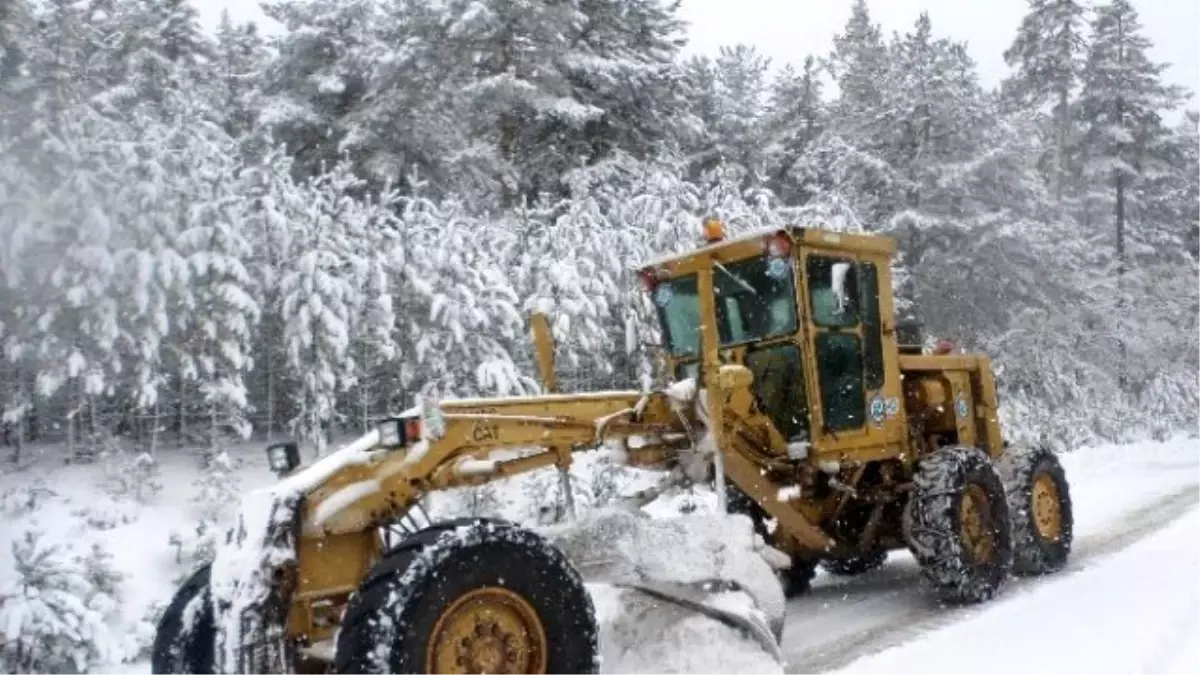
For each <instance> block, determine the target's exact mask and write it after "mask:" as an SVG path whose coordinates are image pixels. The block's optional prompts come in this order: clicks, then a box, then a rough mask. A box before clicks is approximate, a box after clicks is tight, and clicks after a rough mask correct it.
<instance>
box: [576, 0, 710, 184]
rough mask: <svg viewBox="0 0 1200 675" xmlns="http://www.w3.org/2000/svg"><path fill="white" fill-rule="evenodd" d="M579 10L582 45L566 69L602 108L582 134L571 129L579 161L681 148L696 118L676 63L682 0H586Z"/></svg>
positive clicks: (584, 96)
mask: <svg viewBox="0 0 1200 675" xmlns="http://www.w3.org/2000/svg"><path fill="white" fill-rule="evenodd" d="M578 11H579V14H580V15H581V16H582V17H583V21H582V22H581V25H580V26H578V27H577V30H578V46H577V47H576V48H575V50H574V52H573V53H569V54H567V55H566V57H565V58H563V60H562V67H563V68H564V70H565V72H566V77H567V80H568V82H569V83H570V86H571V87H572V89H573V91H574V96H575V97H576V98H577V99H578V100H579V101H581V102H582V103H584V104H585V105H590V106H594V107H596V108H599V109H601V110H602V111H603V114H602V115H601V116H600V117H599V118H597V119H595V120H593V121H591V122H588V123H587V124H586V125H584V127H583V129H582V130H581V133H579V132H566V133H565V135H566V136H567V137H568V138H570V139H571V141H572V142H571V146H573V147H577V149H576V150H573V152H572V154H573V155H575V157H574V158H573V159H575V160H576V161H577V162H582V163H586V164H589V165H590V164H595V163H596V162H599V161H602V160H604V159H607V158H609V157H612V156H613V155H614V153H618V152H619V153H625V154H629V155H631V156H633V157H637V158H639V159H646V158H648V157H651V156H654V155H655V154H657V153H658V152H660V151H662V150H663V149H664V148H671V147H675V146H676V145H677V144H678V142H679V140H680V138H681V136H684V135H686V134H687V133H688V129H687V127H688V126H689V125H691V124H693V123H694V121H695V120H694V118H693V117H692V115H691V114H690V113H689V110H688V108H689V106H688V102H687V100H686V99H685V98H684V93H685V90H684V88H683V86H682V85H683V83H682V81H681V80H680V78H679V69H678V66H677V64H676V58H677V56H678V54H679V50H680V47H681V46H682V44H683V35H682V29H683V22H682V21H681V20H680V18H679V17H678V16H677V13H678V11H679V2H678V0H579V3H578ZM564 131H565V130H564Z"/></svg>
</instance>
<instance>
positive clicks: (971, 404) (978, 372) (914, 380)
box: [899, 354, 1004, 458]
mask: <svg viewBox="0 0 1200 675" xmlns="http://www.w3.org/2000/svg"><path fill="white" fill-rule="evenodd" d="M899 363H900V369H901V372H903V373H904V374H905V406H906V407H907V408H908V415H909V416H910V419H911V420H912V422H913V423H914V424H917V425H919V426H921V427H922V428H923V429H924V432H925V433H948V432H951V431H952V432H953V433H955V434H956V435H957V437H958V442H959V443H963V444H965V445H976V446H978V447H981V448H983V449H985V450H986V451H987V452H988V454H989V455H991V456H992V457H993V458H995V457H999V456H1000V454H1001V453H1002V452H1003V451H1004V437H1003V434H1002V433H1001V429H1000V419H999V414H998V400H997V397H996V383H995V378H994V376H993V374H992V367H991V361H990V360H989V359H988V358H987V357H985V356H981V355H977V354H969V355H961V354H960V355H928V354H922V355H907V354H906V355H902V356H900V357H899Z"/></svg>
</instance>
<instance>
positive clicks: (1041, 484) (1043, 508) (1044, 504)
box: [1031, 473, 1062, 541]
mask: <svg viewBox="0 0 1200 675" xmlns="http://www.w3.org/2000/svg"><path fill="white" fill-rule="evenodd" d="M1031 500H1032V502H1033V504H1032V507H1033V526H1034V527H1035V528H1037V532H1038V536H1040V537H1041V538H1042V539H1045V540H1048V541H1058V540H1059V539H1060V538H1061V537H1062V501H1061V500H1060V498H1059V494H1058V484H1057V483H1055V482H1054V477H1053V476H1051V475H1050V474H1048V473H1043V474H1040V475H1039V476H1038V477H1037V478H1036V479H1035V480H1034V481H1033V491H1032V495H1031Z"/></svg>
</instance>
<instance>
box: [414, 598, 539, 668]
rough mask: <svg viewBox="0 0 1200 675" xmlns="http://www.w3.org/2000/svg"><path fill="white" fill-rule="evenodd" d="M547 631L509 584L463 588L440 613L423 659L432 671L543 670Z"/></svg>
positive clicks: (535, 614)
mask: <svg viewBox="0 0 1200 675" xmlns="http://www.w3.org/2000/svg"><path fill="white" fill-rule="evenodd" d="M546 647H547V645H546V631H545V628H544V627H543V626H542V622H541V619H540V618H539V617H538V615H537V612H536V611H534V609H533V607H532V606H530V604H529V603H528V602H526V601H525V599H524V598H522V597H521V596H519V595H517V594H516V593H514V592H512V591H510V590H508V589H507V588H499V587H495V586H488V587H484V588H478V589H475V590H473V591H470V592H469V593H465V594H463V595H462V596H460V597H459V598H458V599H456V600H455V601H454V602H452V603H451V604H450V606H449V607H447V608H446V610H445V611H444V612H442V615H441V616H440V617H438V620H437V623H436V624H435V625H434V628H433V633H432V634H431V635H430V639H429V645H428V648H427V650H426V655H425V660H426V665H427V671H428V672H430V673H545V672H546V654H547V649H546Z"/></svg>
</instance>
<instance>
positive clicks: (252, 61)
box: [206, 10, 269, 150]
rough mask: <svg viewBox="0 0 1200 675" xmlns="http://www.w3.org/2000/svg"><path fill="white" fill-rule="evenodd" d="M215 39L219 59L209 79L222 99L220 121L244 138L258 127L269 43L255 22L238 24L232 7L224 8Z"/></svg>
mask: <svg viewBox="0 0 1200 675" xmlns="http://www.w3.org/2000/svg"><path fill="white" fill-rule="evenodd" d="M215 38H216V45H215V47H214V54H215V58H214V59H213V62H212V63H211V64H210V66H209V69H208V73H207V75H206V79H208V80H210V86H212V87H213V89H214V91H215V100H216V101H219V105H218V106H217V110H216V112H217V118H218V121H219V123H220V124H221V126H222V127H223V128H224V129H225V132H226V133H227V134H229V135H230V136H231V137H232V138H235V139H241V138H242V137H243V136H244V135H246V134H247V133H249V132H250V131H251V130H252V129H253V128H254V127H255V123H256V121H257V119H258V116H259V113H260V111H259V109H258V105H259V103H260V101H261V89H260V87H261V83H262V77H263V69H264V68H265V67H266V64H267V59H268V57H269V55H268V54H267V51H266V43H265V42H264V40H263V37H262V35H260V34H259V32H258V27H257V26H256V25H255V24H254V23H243V24H234V23H233V21H232V20H231V19H230V18H229V12H228V10H222V11H221V19H220V23H219V24H218V25H217V30H216V33H215ZM243 150H248V148H243Z"/></svg>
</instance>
